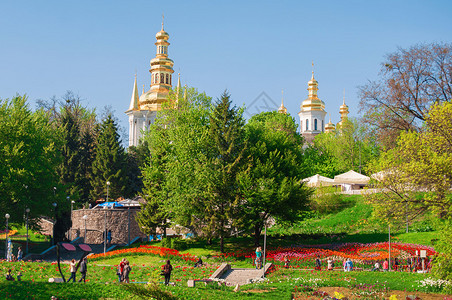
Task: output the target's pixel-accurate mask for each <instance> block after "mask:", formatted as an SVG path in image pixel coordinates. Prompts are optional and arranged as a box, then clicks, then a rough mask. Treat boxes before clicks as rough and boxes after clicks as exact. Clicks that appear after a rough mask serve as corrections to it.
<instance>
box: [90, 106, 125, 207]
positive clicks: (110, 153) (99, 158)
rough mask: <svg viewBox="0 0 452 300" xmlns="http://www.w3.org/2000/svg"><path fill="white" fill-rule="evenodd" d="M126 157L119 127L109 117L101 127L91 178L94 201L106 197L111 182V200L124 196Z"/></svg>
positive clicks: (109, 116)
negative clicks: (108, 184)
mask: <svg viewBox="0 0 452 300" xmlns="http://www.w3.org/2000/svg"><path fill="white" fill-rule="evenodd" d="M125 170H126V156H125V153H124V148H123V147H122V145H121V141H120V139H119V134H118V130H117V126H116V124H115V122H114V120H113V118H112V116H111V114H110V115H108V116H107V117H106V118H105V120H104V121H103V122H102V124H101V125H100V129H99V133H98V136H97V143H96V147H95V158H94V161H93V170H92V172H93V177H92V178H91V185H92V191H91V198H92V200H93V201H95V200H97V199H99V198H101V197H105V196H106V194H107V181H108V182H110V186H109V198H111V199H116V198H118V197H120V196H123V195H124V190H125V186H126V184H127V180H126V172H125Z"/></svg>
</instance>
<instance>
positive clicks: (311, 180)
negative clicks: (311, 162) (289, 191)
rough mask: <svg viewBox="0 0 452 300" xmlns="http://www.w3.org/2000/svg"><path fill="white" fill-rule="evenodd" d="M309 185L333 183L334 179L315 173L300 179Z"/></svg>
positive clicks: (316, 185) (318, 185)
mask: <svg viewBox="0 0 452 300" xmlns="http://www.w3.org/2000/svg"><path fill="white" fill-rule="evenodd" d="M302 181H303V182H306V185H307V186H309V187H321V186H331V185H334V179H331V178H328V177H325V176H321V175H319V174H315V175H314V176H311V177H308V178H305V179H303V180H302Z"/></svg>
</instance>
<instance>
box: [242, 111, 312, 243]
mask: <svg viewBox="0 0 452 300" xmlns="http://www.w3.org/2000/svg"><path fill="white" fill-rule="evenodd" d="M245 132H246V137H247V142H248V145H249V146H248V148H247V151H246V155H247V158H248V163H247V166H246V169H245V170H243V171H242V172H240V174H239V175H238V182H239V187H240V201H239V205H238V206H237V210H238V213H237V216H240V217H236V218H237V221H236V224H237V225H238V224H240V226H239V227H241V228H250V227H251V228H252V229H253V232H254V238H255V239H254V240H255V245H256V246H257V245H258V244H259V237H260V233H261V231H262V228H263V226H264V223H266V222H268V219H269V218H274V219H275V220H276V221H278V222H289V223H290V222H293V221H295V220H297V219H298V218H299V216H300V212H301V211H302V210H306V209H307V208H308V205H307V204H308V198H309V196H310V194H311V190H310V189H308V188H306V187H305V186H304V185H303V184H302V183H301V180H302V179H303V178H304V177H305V176H307V172H308V166H306V165H305V164H304V159H303V151H302V146H303V139H302V137H301V136H300V135H299V134H298V133H297V124H295V121H294V120H293V118H291V117H290V116H287V115H285V114H280V113H278V112H264V113H261V114H258V115H255V116H253V117H252V118H251V119H250V120H249V122H248V123H247V124H246V126H245Z"/></svg>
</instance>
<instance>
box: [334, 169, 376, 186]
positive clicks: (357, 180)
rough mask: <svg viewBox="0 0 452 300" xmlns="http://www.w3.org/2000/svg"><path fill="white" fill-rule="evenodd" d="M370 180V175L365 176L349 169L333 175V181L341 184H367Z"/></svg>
mask: <svg viewBox="0 0 452 300" xmlns="http://www.w3.org/2000/svg"><path fill="white" fill-rule="evenodd" d="M369 180H370V177H368V176H365V175H363V174H360V173H358V172H355V171H353V170H350V171H348V172H345V173H343V174H339V175H336V176H334V183H335V184H341V183H347V184H368V183H369Z"/></svg>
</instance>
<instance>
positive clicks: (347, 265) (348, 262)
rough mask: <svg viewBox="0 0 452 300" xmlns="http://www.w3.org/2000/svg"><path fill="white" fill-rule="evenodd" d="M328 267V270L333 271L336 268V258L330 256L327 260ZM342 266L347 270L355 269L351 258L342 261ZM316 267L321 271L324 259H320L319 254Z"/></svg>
mask: <svg viewBox="0 0 452 300" xmlns="http://www.w3.org/2000/svg"><path fill="white" fill-rule="evenodd" d="M326 267H327V270H329V271H333V270H334V260H333V259H332V258H331V257H328V259H327V260H326ZM342 267H343V269H344V271H345V272H350V271H353V262H352V260H351V259H350V258H347V259H344V261H343V263H342ZM314 268H315V269H316V270H317V271H320V270H321V269H322V260H321V259H320V255H317V258H316V259H315V265H314Z"/></svg>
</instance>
